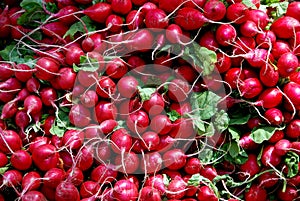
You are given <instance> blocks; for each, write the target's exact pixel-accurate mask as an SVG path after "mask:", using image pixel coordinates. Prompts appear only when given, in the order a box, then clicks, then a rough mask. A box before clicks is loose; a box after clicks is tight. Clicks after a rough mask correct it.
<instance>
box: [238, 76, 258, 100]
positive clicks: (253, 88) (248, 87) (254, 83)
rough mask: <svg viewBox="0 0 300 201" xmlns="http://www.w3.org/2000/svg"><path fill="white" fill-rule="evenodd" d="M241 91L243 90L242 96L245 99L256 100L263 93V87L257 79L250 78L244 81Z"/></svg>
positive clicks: (240, 87)
mask: <svg viewBox="0 0 300 201" xmlns="http://www.w3.org/2000/svg"><path fill="white" fill-rule="evenodd" d="M239 89H240V90H241V95H242V96H243V97H245V98H254V97H256V96H258V95H259V94H260V93H261V92H262V90H263V87H262V85H261V83H260V81H259V80H258V79H257V78H248V79H245V80H243V82H242V84H241V85H240V86H239Z"/></svg>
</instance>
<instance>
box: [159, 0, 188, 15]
mask: <svg viewBox="0 0 300 201" xmlns="http://www.w3.org/2000/svg"><path fill="white" fill-rule="evenodd" d="M182 3H183V0H172V1H167V0H161V1H158V7H159V8H160V9H162V10H164V11H165V12H167V13H171V12H172V11H174V10H175V9H176V8H178V7H179V6H180V4H182Z"/></svg>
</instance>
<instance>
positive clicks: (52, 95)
mask: <svg viewBox="0 0 300 201" xmlns="http://www.w3.org/2000/svg"><path fill="white" fill-rule="evenodd" d="M40 97H41V100H42V103H43V104H44V105H46V106H53V104H54V102H55V101H56V99H57V98H58V96H57V93H56V91H55V90H54V89H53V88H51V87H46V88H43V89H42V90H41V91H40Z"/></svg>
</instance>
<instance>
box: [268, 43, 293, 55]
mask: <svg viewBox="0 0 300 201" xmlns="http://www.w3.org/2000/svg"><path fill="white" fill-rule="evenodd" d="M291 51H292V50H291V47H290V45H289V44H288V43H287V42H286V41H284V40H276V42H275V43H274V44H273V46H272V50H271V53H272V55H273V57H274V58H275V59H278V58H279V57H280V56H281V55H283V54H284V53H287V52H291Z"/></svg>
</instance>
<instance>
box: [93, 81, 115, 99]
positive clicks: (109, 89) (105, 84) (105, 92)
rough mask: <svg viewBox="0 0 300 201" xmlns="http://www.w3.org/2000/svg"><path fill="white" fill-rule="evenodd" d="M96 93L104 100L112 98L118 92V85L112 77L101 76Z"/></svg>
mask: <svg viewBox="0 0 300 201" xmlns="http://www.w3.org/2000/svg"><path fill="white" fill-rule="evenodd" d="M96 92H97V94H98V95H99V96H100V97H102V98H111V97H112V96H113V95H114V94H115V92H116V84H115V82H114V81H113V80H112V79H111V78H110V77H108V76H101V77H100V78H99V80H98V83H97V88H96Z"/></svg>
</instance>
